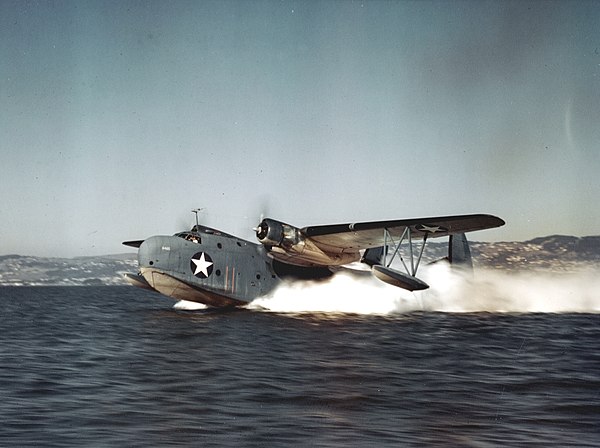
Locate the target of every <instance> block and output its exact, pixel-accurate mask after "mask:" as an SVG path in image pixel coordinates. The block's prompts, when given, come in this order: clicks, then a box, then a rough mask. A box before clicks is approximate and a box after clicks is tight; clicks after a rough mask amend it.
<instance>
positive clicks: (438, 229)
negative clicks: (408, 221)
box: [415, 224, 448, 233]
mask: <svg viewBox="0 0 600 448" xmlns="http://www.w3.org/2000/svg"><path fill="white" fill-rule="evenodd" d="M415 230H418V231H419V232H425V233H439V232H447V231H448V229H447V228H446V227H442V226H436V225H430V226H428V225H426V224H417V225H416V226H415Z"/></svg>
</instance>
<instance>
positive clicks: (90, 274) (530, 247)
mask: <svg viewBox="0 0 600 448" xmlns="http://www.w3.org/2000/svg"><path fill="white" fill-rule="evenodd" d="M470 245H471V252H472V254H473V259H474V264H475V267H484V268H492V269H504V270H534V269H543V270H550V271H554V272H569V271H574V270H579V269H585V268H588V269H591V268H593V269H600V236H587V237H583V238H579V237H575V236H564V235H551V236H546V237H540V238H534V239H532V240H529V241H524V242H515V241H513V242H498V243H484V242H470ZM447 253H448V244H447V243H446V242H444V243H438V242H435V240H434V241H432V242H429V243H427V248H426V251H425V253H424V260H423V261H424V262H425V263H427V262H430V261H433V260H437V259H440V258H444V257H445V256H446V255H447ZM137 271H138V266H137V254H135V253H131V254H117V255H106V256H101V257H77V258H45V257H33V256H23V255H2V256H0V286H7V285H12V286H38V285H39V286H41V285H72V286H83V285H124V284H127V282H126V281H125V280H124V278H123V274H124V273H126V272H132V273H135V272H137Z"/></svg>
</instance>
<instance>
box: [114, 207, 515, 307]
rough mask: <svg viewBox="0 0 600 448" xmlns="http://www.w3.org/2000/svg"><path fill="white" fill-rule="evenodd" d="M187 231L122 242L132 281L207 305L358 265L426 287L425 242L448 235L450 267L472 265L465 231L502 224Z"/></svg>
mask: <svg viewBox="0 0 600 448" xmlns="http://www.w3.org/2000/svg"><path fill="white" fill-rule="evenodd" d="M192 212H194V213H195V214H196V224H195V225H194V226H193V227H192V228H191V230H189V231H182V232H178V233H176V234H175V235H156V236H151V237H149V238H146V239H143V240H131V241H124V242H123V244H124V245H126V246H130V247H135V248H137V249H138V266H139V272H138V273H137V274H125V277H126V278H127V280H128V281H129V282H130V283H131V284H133V285H134V286H138V287H140V288H145V289H149V290H153V291H157V292H158V293H160V294H163V295H165V296H168V297H170V298H172V299H175V300H178V301H179V300H186V301H191V302H198V303H201V304H204V305H207V306H209V307H243V306H245V305H247V304H249V303H250V302H252V301H253V300H254V299H256V298H259V297H262V296H266V295H268V294H269V293H270V292H272V291H273V290H274V289H275V288H276V287H277V286H278V285H280V284H281V283H282V282H286V281H297V280H300V281H304V280H321V279H326V278H328V277H331V276H333V275H335V274H336V272H339V271H340V269H344V268H345V267H347V266H348V265H356V264H359V265H360V266H362V267H363V268H366V269H363V273H364V270H367V271H370V272H371V274H372V275H373V276H375V277H376V278H377V279H379V280H381V281H383V282H385V283H388V284H390V285H393V286H396V287H398V288H402V289H404V290H408V291H422V290H426V289H427V288H429V285H428V284H427V283H426V282H425V281H423V280H422V279H420V278H419V277H418V276H417V275H418V273H419V268H420V267H421V264H422V263H421V261H422V259H423V252H424V249H425V246H426V244H427V241H429V240H431V239H432V238H441V237H448V239H449V240H448V254H447V257H445V258H444V260H445V261H446V262H448V263H449V264H450V265H452V266H456V267H459V268H461V269H472V266H473V265H472V257H471V252H470V249H469V243H468V241H467V238H466V235H465V234H466V233H468V232H474V231H479V230H485V229H491V228H495V227H500V226H503V225H504V224H505V222H504V221H503V220H502V219H500V218H498V217H496V216H493V215H487V214H472V215H455V216H442V217H431V218H417V219H400V220H390V221H373V222H356V223H347V224H332V225H316V226H308V227H303V228H297V227H294V226H292V225H290V224H286V223H284V222H282V221H278V220H276V219H272V218H262V219H261V220H260V223H259V224H258V226H257V227H256V228H254V229H253V230H254V231H255V233H256V238H257V240H258V243H255V242H251V241H247V240H244V239H242V238H238V237H236V236H234V235H230V234H228V233H226V232H223V231H221V230H217V229H214V228H211V227H207V226H205V225H202V224H200V223H199V222H198V210H192Z"/></svg>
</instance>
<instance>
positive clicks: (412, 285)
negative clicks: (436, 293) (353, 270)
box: [373, 265, 429, 291]
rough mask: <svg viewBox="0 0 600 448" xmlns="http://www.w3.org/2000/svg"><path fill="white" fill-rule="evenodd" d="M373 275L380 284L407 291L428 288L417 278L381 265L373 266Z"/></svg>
mask: <svg viewBox="0 0 600 448" xmlns="http://www.w3.org/2000/svg"><path fill="white" fill-rule="evenodd" d="M373 275H375V277H377V278H378V279H379V280H381V281H382V282H385V283H388V284H390V285H392V286H397V287H398V288H402V289H406V290H407V291H420V290H423V289H427V288H429V285H428V284H427V283H425V282H424V281H423V280H419V279H418V278H417V277H413V276H412V275H408V274H404V273H402V272H400V271H396V270H394V269H390V268H386V267H385V266H381V265H375V266H373Z"/></svg>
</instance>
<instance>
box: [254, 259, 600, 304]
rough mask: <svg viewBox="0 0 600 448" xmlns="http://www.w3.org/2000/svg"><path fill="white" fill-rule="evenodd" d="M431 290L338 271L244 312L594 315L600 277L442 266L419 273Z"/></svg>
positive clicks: (283, 289)
mask: <svg viewBox="0 0 600 448" xmlns="http://www.w3.org/2000/svg"><path fill="white" fill-rule="evenodd" d="M422 278H423V280H425V281H426V282H427V283H428V284H429V285H430V286H431V287H430V288H429V289H428V290H426V291H423V292H415V293H411V292H408V291H405V290H402V289H399V288H396V287H393V286H390V285H387V284H385V283H382V282H381V281H379V280H377V279H375V278H373V277H372V276H370V275H369V276H357V275H355V274H350V273H345V272H343V273H338V274H337V275H335V276H334V277H332V278H331V279H329V280H326V281H318V282H316V281H303V282H298V281H296V282H292V283H284V284H283V285H281V286H280V287H278V288H277V289H276V290H274V291H273V292H272V293H271V294H270V295H268V296H265V297H263V298H259V299H256V300H254V301H253V302H252V303H251V304H250V305H249V308H251V309H263V310H267V311H273V312H283V313H305V312H308V313H315V312H317V313H354V314H365V315H392V314H402V313H409V312H414V311H439V312H454V313H466V312H492V313H569V312H575V313H598V312H600V278H599V276H598V273H597V272H593V271H582V272H576V273H564V274H562V273H561V274H557V273H552V272H508V271H498V270H481V269H477V270H476V272H475V273H473V274H471V273H469V274H466V273H459V272H456V271H453V270H451V269H450V266H449V265H447V264H444V263H438V264H435V265H432V266H430V267H428V268H424V269H423V270H422Z"/></svg>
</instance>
